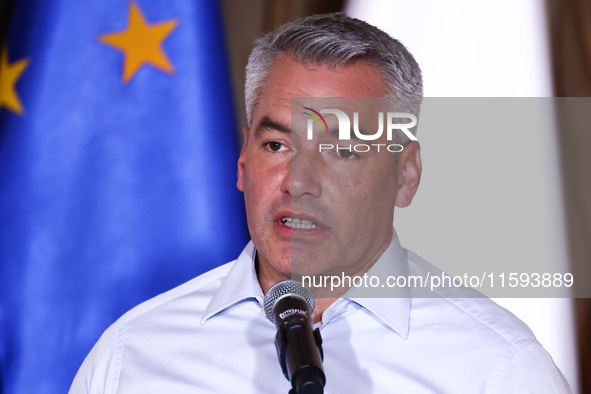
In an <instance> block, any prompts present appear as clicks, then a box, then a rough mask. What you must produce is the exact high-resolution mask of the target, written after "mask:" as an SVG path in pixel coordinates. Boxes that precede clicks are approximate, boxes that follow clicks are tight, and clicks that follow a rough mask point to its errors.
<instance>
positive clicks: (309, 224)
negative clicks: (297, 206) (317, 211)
mask: <svg viewBox="0 0 591 394" xmlns="http://www.w3.org/2000/svg"><path fill="white" fill-rule="evenodd" d="M281 223H283V224H284V225H286V226H287V227H290V228H299V229H304V230H309V229H313V228H316V227H318V225H317V224H316V223H314V222H313V221H311V220H306V219H298V218H291V217H282V218H281Z"/></svg>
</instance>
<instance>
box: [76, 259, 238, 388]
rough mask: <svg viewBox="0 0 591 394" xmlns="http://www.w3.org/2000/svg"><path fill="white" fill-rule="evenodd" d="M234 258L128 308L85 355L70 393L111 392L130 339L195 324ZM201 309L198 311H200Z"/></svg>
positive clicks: (152, 335)
mask: <svg viewBox="0 0 591 394" xmlns="http://www.w3.org/2000/svg"><path fill="white" fill-rule="evenodd" d="M235 262H236V260H234V261H232V262H230V263H227V264H224V265H222V266H220V267H217V268H215V269H213V270H211V271H208V272H206V273H204V274H202V275H200V276H198V277H196V278H194V279H192V280H190V281H188V282H186V283H184V284H182V285H180V286H178V287H176V288H174V289H172V290H169V291H167V292H165V293H162V294H160V295H158V296H156V297H154V298H152V299H150V300H148V301H145V302H143V303H141V304H139V305H138V306H136V307H135V308H133V309H131V310H129V311H128V312H127V313H125V314H124V315H123V316H121V317H120V318H119V319H118V320H117V321H116V322H115V323H113V324H112V325H111V326H110V327H109V328H108V329H107V330H106V331H105V332H104V333H103V334H102V336H101V337H100V339H99V340H98V342H97V343H96V344H95V345H94V347H93V348H92V350H91V351H90V353H89V354H88V355H87V357H86V359H85V360H84V362H83V364H82V366H81V367H80V369H79V370H78V373H77V374H76V377H75V378H74V381H73V383H72V386H71V388H70V393H97V394H98V393H103V392H113V389H114V388H116V387H118V384H119V383H118V382H119V375H120V370H121V367H122V363H123V362H124V349H125V347H126V346H127V345H128V344H129V341H130V340H133V339H140V340H143V341H148V343H150V341H153V340H154V338H155V337H154V333H157V332H159V331H161V330H163V329H164V330H166V329H169V328H170V327H173V326H175V325H177V324H179V323H182V324H197V325H198V322H199V320H200V319H201V315H202V312H203V311H204V310H205V307H206V306H207V304H208V302H209V300H211V297H212V296H213V295H214V294H215V292H216V291H217V290H218V289H219V287H220V285H221V283H222V282H223V280H224V278H225V277H226V276H227V275H228V272H229V271H230V269H231V268H232V266H233V265H234V264H235ZM200 312H201V313H200Z"/></svg>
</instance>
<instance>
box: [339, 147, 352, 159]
mask: <svg viewBox="0 0 591 394" xmlns="http://www.w3.org/2000/svg"><path fill="white" fill-rule="evenodd" d="M338 153H339V156H340V157H341V159H343V160H351V159H354V158H355V157H357V155H356V154H355V153H353V152H352V151H350V150H349V149H339V150H338Z"/></svg>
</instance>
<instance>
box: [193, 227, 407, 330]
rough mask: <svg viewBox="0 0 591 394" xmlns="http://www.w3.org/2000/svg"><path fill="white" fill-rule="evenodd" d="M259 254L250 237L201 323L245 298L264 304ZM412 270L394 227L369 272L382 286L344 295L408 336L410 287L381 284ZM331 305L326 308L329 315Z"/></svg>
mask: <svg viewBox="0 0 591 394" xmlns="http://www.w3.org/2000/svg"><path fill="white" fill-rule="evenodd" d="M255 254H256V249H255V247H254V244H253V243H252V241H250V242H249V243H248V245H246V247H245V248H244V250H243V251H242V253H241V254H240V256H239V257H238V259H237V260H236V261H235V262H234V264H233V265H232V267H231V268H230V271H229V272H228V275H227V276H226V277H225V278H223V279H221V280H222V283H221V285H220V287H219V289H218V290H217V291H216V293H215V294H214V296H213V297H212V299H211V301H210V302H209V304H208V305H207V307H206V308H205V312H204V313H203V318H202V319H201V324H203V325H204V324H205V323H206V322H207V320H208V319H209V318H211V317H213V316H214V315H216V314H218V313H219V312H221V311H223V310H224V309H226V308H228V307H230V306H232V305H234V304H236V303H238V302H241V301H244V300H248V299H254V300H256V301H258V303H259V305H261V306H262V305H263V297H264V295H263V290H262V289H261V285H260V284H259V281H258V278H257V273H256V268H255V264H254V259H255ZM408 272H409V269H408V261H407V258H406V254H405V253H404V250H403V249H402V247H401V246H400V241H399V240H398V235H397V234H396V231H395V230H394V231H393V235H392V240H391V241H390V244H389V245H388V248H387V249H386V251H385V252H384V253H383V254H382V255H381V256H380V258H379V259H378V261H376V263H375V264H374V265H373V266H372V267H371V268H370V270H369V271H368V272H367V275H368V277H371V276H376V277H378V278H379V279H380V286H379V287H376V288H371V287H369V288H365V287H363V288H362V287H353V288H351V289H349V291H347V292H346V293H345V294H344V296H343V298H346V299H349V300H351V301H353V302H355V303H356V304H358V305H360V306H361V307H363V308H365V309H367V310H368V311H369V312H371V314H372V315H374V316H375V317H376V318H378V319H379V320H381V321H382V322H384V323H385V324H386V325H387V326H388V327H390V328H391V329H392V330H394V331H395V332H397V333H398V334H399V335H400V336H401V337H402V338H404V339H406V338H407V337H408V330H409V323H410V321H409V319H410V292H409V289H408V288H393V287H388V286H384V287H381V284H386V281H387V279H388V277H399V276H404V277H406V278H408ZM329 309H331V308H329ZM329 309H327V311H325V315H326V313H327V312H329ZM329 313H330V312H329ZM324 317H325V316H323V320H324Z"/></svg>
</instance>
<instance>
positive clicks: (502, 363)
mask: <svg viewBox="0 0 591 394" xmlns="http://www.w3.org/2000/svg"><path fill="white" fill-rule="evenodd" d="M421 96H422V82H421V74H420V70H419V67H418V65H417V64H416V62H415V60H414V59H413V57H412V55H410V53H408V51H407V50H406V49H405V48H404V47H403V46H402V45H401V44H400V43H399V42H397V41H396V40H394V39H392V38H390V37H389V36H387V35H386V34H385V33H383V32H381V31H380V30H378V29H376V28H375V27H372V26H370V25H368V24H366V23H364V22H361V21H358V20H355V19H351V18H348V17H346V16H344V15H342V14H333V15H319V16H313V17H309V18H305V19H303V20H299V21H296V22H293V23H289V24H287V25H284V26H282V27H280V28H278V29H277V30H276V31H274V32H272V33H270V34H268V35H266V36H264V37H262V38H261V39H259V40H258V41H257V42H256V44H255V48H254V50H253V52H252V54H251V57H250V59H249V64H248V66H247V82H246V106H247V118H248V127H246V128H245V129H244V137H245V142H244V146H243V148H242V152H241V154H240V158H239V161H238V182H237V186H238V188H239V189H240V190H241V191H243V192H244V197H245V203H246V212H247V220H248V227H249V231H250V234H251V237H252V242H251V243H249V245H247V247H246V248H245V249H244V251H243V253H242V254H241V255H240V256H239V257H238V259H237V260H236V261H233V262H231V263H228V264H226V265H224V266H222V267H219V268H217V269H214V270H213V271H210V272H208V273H206V274H204V275H201V276H199V277H197V278H195V279H193V280H192V281H190V282H188V283H186V284H184V285H182V286H180V287H178V288H176V289H173V290H171V291H169V292H167V293H165V294H162V295H160V296H158V297H156V298H154V299H152V300H150V301H147V302H146V303H143V304H141V305H140V306H138V307H136V308H134V309H133V310H131V311H130V312H128V313H127V314H125V315H124V316H123V317H121V318H120V319H119V320H118V321H117V322H116V323H115V324H114V325H113V326H111V327H110V328H109V329H108V330H107V331H106V332H105V334H103V336H102V337H101V339H100V340H99V342H98V343H97V344H96V345H95V347H94V348H93V350H92V352H91V353H90V354H89V356H88V357H87V359H86V360H85V362H84V364H83V365H82V367H81V369H80V371H79V372H78V374H77V376H76V378H75V380H74V382H73V384H72V388H71V391H70V392H71V393H87V392H88V393H103V392H109V393H128V392H141V393H150V392H154V393H156V392H158V393H160V392H167V393H193V392H203V393H238V392H239V393H281V392H283V393H287V392H288V391H289V389H290V387H291V385H290V383H289V382H288V381H287V380H286V379H285V378H284V376H283V374H282V371H281V368H280V366H279V363H278V361H277V355H276V351H275V348H274V344H273V339H274V336H275V327H274V325H273V324H272V323H271V322H270V321H269V320H267V319H266V317H265V316H264V314H263V313H262V312H261V307H262V301H263V297H264V294H265V293H266V292H267V291H268V290H269V288H270V287H271V286H272V285H273V284H275V283H276V282H278V281H280V280H282V279H286V278H290V277H291V276H292V275H294V276H296V277H298V278H300V277H304V276H309V277H313V276H321V277H338V276H341V277H345V276H347V277H363V276H364V275H374V274H375V275H377V277H380V278H383V277H384V275H389V276H392V277H395V276H404V275H408V273H409V272H410V273H413V274H418V275H422V276H424V275H425V274H431V273H433V274H437V273H438V271H437V269H436V268H434V267H433V266H431V265H430V264H429V263H427V262H426V261H424V260H422V259H420V258H419V257H417V256H416V255H414V254H412V253H411V252H409V251H406V250H404V249H402V248H401V246H400V244H399V242H398V238H397V236H396V234H395V232H394V230H393V228H392V222H393V215H394V206H398V207H404V206H407V205H408V204H410V203H411V201H412V199H413V197H414V195H415V193H416V191H417V188H418V185H419V180H420V175H421V159H420V153H419V151H420V148H419V144H418V142H417V141H416V140H414V137H413V136H412V135H410V136H409V135H407V134H406V133H402V132H399V133H398V134H396V137H395V138H394V139H392V140H391V141H390V140H388V135H387V134H386V133H382V135H381V136H379V138H378V137H376V138H378V139H377V140H376V141H375V142H376V144H375V146H372V147H371V149H370V150H368V151H364V150H363V149H362V150H359V149H357V150H356V149H355V148H353V145H349V147H340V148H337V146H338V145H339V143H342V142H343V141H341V140H340V139H339V138H337V136H340V134H338V133H337V131H340V130H339V128H338V127H337V123H336V121H335V120H336V118H337V117H335V116H326V117H325V118H322V120H323V121H324V122H326V123H325V124H324V125H325V127H324V128H325V130H324V132H318V130H319V129H310V130H306V128H305V127H300V126H301V125H304V124H305V122H300V120H302V119H300V118H302V117H303V118H304V119H305V116H306V115H305V114H302V112H307V114H312V113H316V114H317V115H321V112H318V111H316V109H319V108H320V106H322V107H323V108H325V109H326V106H323V105H321V104H322V103H324V101H322V99H321V100H320V101H317V99H315V98H316V97H330V98H336V99H328V101H326V102H325V103H328V105H329V107H330V108H333V110H334V109H338V111H342V113H347V114H350V115H352V116H350V119H355V118H354V117H355V115H353V114H352V113H353V112H355V111H356V110H357V109H359V108H357V107H356V105H357V104H359V107H363V108H362V110H361V109H360V112H359V113H358V117H359V118H358V119H357V120H358V123H359V125H358V126H359V127H358V129H361V131H359V130H355V132H356V133H357V131H359V134H354V135H356V136H357V138H356V139H351V140H349V144H351V143H352V142H355V143H356V142H360V141H362V140H363V139H364V138H368V135H370V134H372V133H371V132H368V130H375V128H376V127H377V128H378V129H380V126H379V125H376V122H377V120H376V119H373V120H371V119H369V118H371V117H369V118H368V117H367V116H365V113H366V112H367V111H365V110H367V109H368V108H369V107H372V105H369V106H367V105H366V104H364V103H368V102H369V103H373V102H374V101H372V100H376V99H375V98H378V99H377V100H378V102H379V101H380V100H382V99H379V98H388V97H390V98H391V97H394V98H396V103H397V104H396V105H397V108H398V109H400V108H402V109H404V110H405V111H404V112H400V111H399V112H398V116H399V117H402V116H403V114H407V115H408V117H410V118H412V116H411V115H412V114H415V115H416V114H418V107H417V106H418V100H417V98H418V97H421ZM292 98H294V99H293V102H292ZM364 98H367V99H364ZM310 103H311V104H310ZM313 104H318V105H319V106H317V108H316V109H315V108H314V107H313ZM364 105H365V106H364ZM384 105H386V106H388V101H387V100H386V102H385V104H384ZM378 106H379V104H378ZM304 108H306V109H305V110H303V109H304ZM308 111H310V112H308ZM333 113H335V111H333ZM383 113H384V112H382V113H381V114H383ZM310 116H312V115H310ZM315 119H317V120H318V125H319V126H320V129H321V128H322V123H321V122H320V119H319V118H318V117H316V118H315ZM402 123H404V122H402ZM310 124H312V123H310ZM355 125H356V123H355V121H353V126H352V128H355V127H356V126H355ZM381 125H382V126H384V124H383V123H381ZM408 127H409V128H410V126H408ZM399 129H400V131H404V130H403V129H404V127H399ZM315 131H316V132H315ZM347 131H350V130H348V129H345V130H344V132H345V133H346V132H347ZM376 135H378V134H377V133H376ZM410 137H413V138H410ZM390 142H392V143H396V144H400V146H404V148H403V149H402V150H401V151H400V150H399V149H395V151H396V153H392V152H391V151H388V150H385V149H381V151H380V150H379V149H377V147H378V145H379V146H386V145H387V144H388V143H390ZM380 144H382V145H380ZM366 145H368V146H369V144H366ZM321 146H322V147H325V148H326V147H328V146H332V147H333V148H327V149H324V150H322V149H319V147H321ZM230 231H231V230H230ZM348 287H351V286H350V285H345V286H344V287H343V288H341V289H339V291H338V292H336V293H326V292H325V293H322V292H321V294H322V297H320V298H317V300H316V309H315V310H314V313H313V319H314V323H315V327H318V328H320V331H321V333H322V337H323V341H324V342H323V348H324V364H323V367H324V371H325V374H326V377H327V383H326V387H325V392H326V393H388V392H401V393H420V392H430V393H431V392H436V393H476V392H485V393H508V392H514V393H523V392H532V393H533V392H535V393H543V392H552V393H555V392H560V393H563V392H569V389H568V385H567V384H566V382H565V380H564V378H563V377H562V375H561V373H560V371H559V370H558V369H557V368H556V366H555V365H554V363H553V362H552V359H551V358H550V356H549V355H548V354H547V353H546V352H545V350H544V349H543V348H542V347H541V345H540V344H539V343H538V342H537V341H536V339H535V337H534V336H533V334H532V333H531V331H530V330H529V329H528V328H527V327H526V326H525V325H524V324H523V323H522V322H520V321H519V320H518V319H517V318H515V317H514V316H513V315H511V314H510V313H508V312H507V311H505V310H503V309H502V308H500V307H498V306H496V305H495V304H494V303H492V302H491V301H489V300H486V299H483V298H478V299H472V298H453V299H452V298H448V297H444V296H442V294H445V293H444V292H443V291H442V292H438V293H437V294H434V295H433V294H432V295H429V297H427V298H417V297H416V296H417V293H415V291H414V290H410V291H411V293H409V292H403V293H396V292H395V293H392V294H394V295H397V296H393V297H377V298H375V297H370V298H367V297H363V295H364V294H362V293H363V292H359V291H357V292H355V291H354V290H358V289H351V290H349V291H348V292H347V293H345V294H344V295H343V293H344V292H345V291H347V288H348ZM322 290H326V289H322ZM388 294H390V293H388ZM468 294H469V295H474V294H473V293H469V292H468ZM420 295H421V296H423V295H424V294H420Z"/></svg>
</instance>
